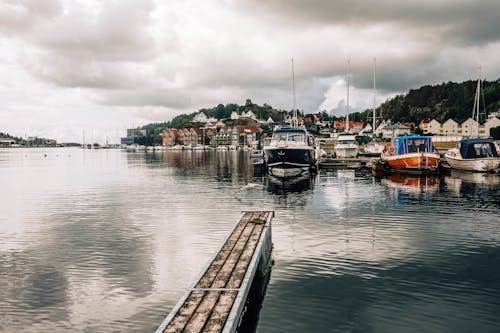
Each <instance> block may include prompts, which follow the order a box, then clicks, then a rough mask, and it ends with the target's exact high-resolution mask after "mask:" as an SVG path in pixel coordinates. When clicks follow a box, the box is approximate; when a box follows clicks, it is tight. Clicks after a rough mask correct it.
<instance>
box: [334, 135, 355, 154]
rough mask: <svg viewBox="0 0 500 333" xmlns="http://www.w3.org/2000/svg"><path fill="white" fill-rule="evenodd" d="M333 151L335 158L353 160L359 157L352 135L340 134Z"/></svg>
mask: <svg viewBox="0 0 500 333" xmlns="http://www.w3.org/2000/svg"><path fill="white" fill-rule="evenodd" d="M334 149H335V156H336V157H337V158H355V157H357V156H358V155H359V145H358V143H357V142H356V137H355V136H354V135H349V134H340V135H339V136H338V139H337V144H336V145H335V148H334Z"/></svg>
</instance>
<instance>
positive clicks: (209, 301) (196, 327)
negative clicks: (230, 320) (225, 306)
mask: <svg viewBox="0 0 500 333" xmlns="http://www.w3.org/2000/svg"><path fill="white" fill-rule="evenodd" d="M220 293H221V292H220V291H209V292H207V293H206V295H205V297H203V301H201V303H200V305H199V306H198V308H197V309H196V312H195V313H194V314H193V316H192V317H191V319H190V320H189V322H188V323H187V325H186V328H185V329H184V332H190V333H195V332H201V331H202V330H203V328H204V327H205V324H206V322H207V320H208V318H209V317H210V315H211V314H212V310H213V308H214V306H215V304H216V303H217V300H218V299H219V295H220Z"/></svg>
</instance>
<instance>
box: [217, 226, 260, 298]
mask: <svg viewBox="0 0 500 333" xmlns="http://www.w3.org/2000/svg"><path fill="white" fill-rule="evenodd" d="M263 229H264V225H263V224H259V225H256V226H255V228H254V230H253V232H252V234H251V235H250V237H249V239H248V242H247V244H246V246H245V249H244V250H243V252H242V254H241V256H240V258H239V260H238V263H237V264H236V267H235V268H234V270H233V272H232V274H231V276H230V278H229V280H228V283H227V284H226V288H239V287H240V285H241V282H242V281H243V277H244V276H245V273H246V271H247V268H248V265H249V264H250V261H251V260H252V256H253V253H254V252H255V247H256V245H257V243H258V242H259V239H260V235H261V234H262V230H263Z"/></svg>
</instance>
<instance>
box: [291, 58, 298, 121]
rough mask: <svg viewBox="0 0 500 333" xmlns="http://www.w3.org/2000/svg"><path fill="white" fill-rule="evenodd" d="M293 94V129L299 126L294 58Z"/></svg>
mask: <svg viewBox="0 0 500 333" xmlns="http://www.w3.org/2000/svg"><path fill="white" fill-rule="evenodd" d="M292 94H293V101H292V103H293V110H292V111H293V114H292V127H297V126H298V118H297V99H296V96H295V71H294V66H293V58H292Z"/></svg>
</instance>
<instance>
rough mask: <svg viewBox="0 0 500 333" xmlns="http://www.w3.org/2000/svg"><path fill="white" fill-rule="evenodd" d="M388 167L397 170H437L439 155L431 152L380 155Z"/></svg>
mask: <svg viewBox="0 0 500 333" xmlns="http://www.w3.org/2000/svg"><path fill="white" fill-rule="evenodd" d="M382 160H383V161H385V163H386V164H387V166H388V167H389V169H391V170H393V171H399V172H437V171H438V167H439V160H440V157H439V155H438V154H433V153H409V154H401V155H389V156H387V155H382Z"/></svg>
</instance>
